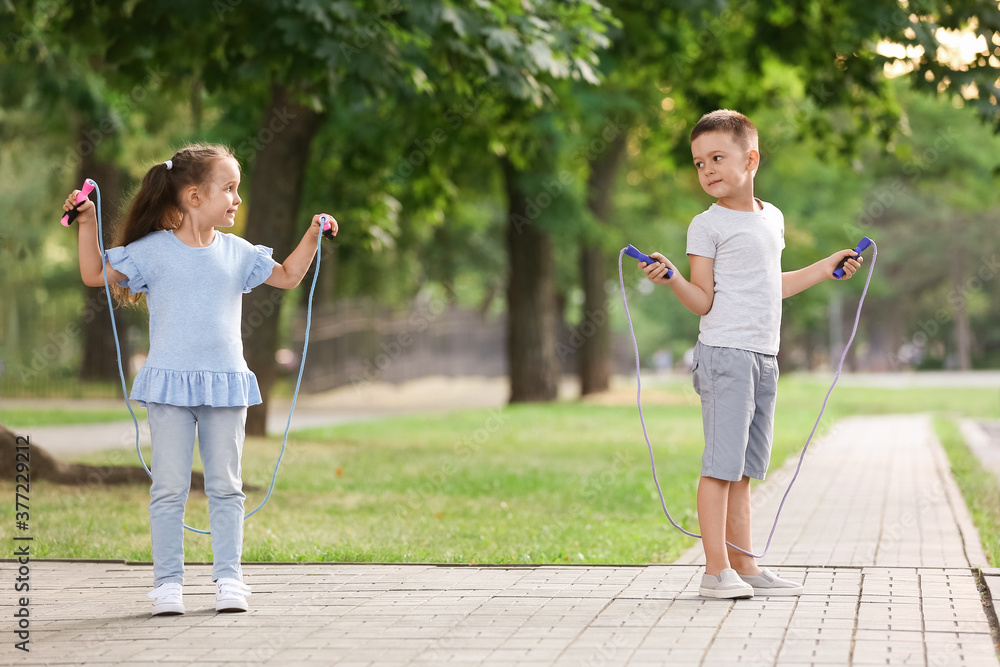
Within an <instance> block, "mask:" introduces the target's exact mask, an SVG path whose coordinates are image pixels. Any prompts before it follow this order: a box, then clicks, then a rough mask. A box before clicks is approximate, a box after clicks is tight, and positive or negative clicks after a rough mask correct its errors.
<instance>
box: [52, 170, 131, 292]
mask: <svg viewBox="0 0 1000 667" xmlns="http://www.w3.org/2000/svg"><path fill="white" fill-rule="evenodd" d="M79 192H80V191H79V190H73V192H71V193H70V195H69V197H68V198H67V199H66V202H65V203H64V204H63V210H64V211H69V210H70V209H71V208H73V207H74V206H76V195H77V194H78V193H79ZM95 211H96V207H95V206H94V202H92V201H90V200H89V199H88V200H87V201H85V202H83V204H81V205H80V215H79V216H77V218H76V222H77V225H78V226H79V228H80V231H79V240H78V245H79V250H78V255H79V257H80V278H82V279H83V284H84V285H86V286H87V287H102V286H103V285H104V273H103V271H102V270H101V269H102V261H101V246H100V245H99V244H98V242H97V216H96V215H95ZM106 266H107V270H108V284H109V285H114V284H116V283H119V282H121V281H122V280H127V279H128V276H126V275H125V274H124V273H120V272H118V271H115V270H114V269H112V268H111V264H110V263H106Z"/></svg>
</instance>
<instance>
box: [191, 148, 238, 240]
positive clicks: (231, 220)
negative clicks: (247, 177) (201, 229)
mask: <svg viewBox="0 0 1000 667" xmlns="http://www.w3.org/2000/svg"><path fill="white" fill-rule="evenodd" d="M239 186H240V168H239V166H238V165H237V164H236V160H233V159H231V158H226V159H221V160H216V161H215V164H214V165H213V166H212V171H211V175H210V176H209V179H208V182H207V183H205V184H204V185H203V186H201V187H200V188H199V194H201V195H202V196H203V199H202V203H201V206H199V208H200V209H201V215H202V216H203V219H204V220H205V222H206V223H208V224H210V225H211V226H212V227H232V226H233V225H234V224H235V222H236V209H238V208H239V206H240V204H241V203H242V202H243V200H242V199H240V195H239V193H238V192H237V188H239Z"/></svg>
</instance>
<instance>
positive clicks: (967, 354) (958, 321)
mask: <svg viewBox="0 0 1000 667" xmlns="http://www.w3.org/2000/svg"><path fill="white" fill-rule="evenodd" d="M959 266H963V264H956V267H959ZM955 273H956V276H955V284H956V285H965V284H966V282H965V279H964V278H965V276H964V275H963V272H962V270H961V269H958V268H956V271H955ZM966 296H967V294H966V293H965V292H962V294H961V297H960V298H958V299H955V300H954V305H955V352H956V357H957V359H956V362H957V365H958V370H960V371H970V370H972V324H971V321H970V318H969V309H968V307H967V304H966Z"/></svg>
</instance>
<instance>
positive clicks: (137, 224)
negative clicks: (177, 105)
mask: <svg viewBox="0 0 1000 667" xmlns="http://www.w3.org/2000/svg"><path fill="white" fill-rule="evenodd" d="M226 158H228V159H232V160H235V159H236V158H235V156H234V155H233V153H232V152H231V151H230V150H229V149H228V148H226V147H225V146H219V145H217V144H192V145H190V146H187V147H185V148H182V149H181V150H179V151H177V152H176V153H174V156H173V157H172V158H170V160H168V161H167V162H160V163H158V164H156V165H154V166H153V167H152V168H151V169H150V170H149V171H147V172H146V175H145V176H143V177H142V184H141V185H140V186H139V190H138V192H136V194H135V198H134V199H133V200H132V204H131V205H130V206H129V209H128V212H127V213H126V214H125V221H124V222H123V223H122V224H120V225H119V226H118V230H117V234H116V235H115V242H114V245H116V246H119V245H121V246H125V245H128V244H129V243H132V242H133V241H138V240H139V239H141V238H142V237H143V236H146V235H147V234H149V233H151V232H155V231H159V230H163V229H176V228H177V227H179V226H180V224H181V219H182V217H183V211H182V210H181V203H180V192H181V190H182V189H183V188H186V187H188V186H191V185H199V186H200V185H204V184H205V183H207V182H208V179H209V176H210V175H211V172H212V165H213V164H214V163H215V161H216V160H220V159H226ZM237 164H239V163H237ZM112 289H113V291H114V295H115V300H117V301H118V303H119V304H122V305H131V304H135V303H138V302H139V300H140V299H141V298H142V295H141V294H132V293H131V292H129V291H128V290H127V289H126V288H124V287H119V286H118V285H114V286H113V288H112Z"/></svg>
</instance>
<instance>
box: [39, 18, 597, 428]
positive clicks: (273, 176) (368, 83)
mask: <svg viewBox="0 0 1000 667" xmlns="http://www.w3.org/2000/svg"><path fill="white" fill-rule="evenodd" d="M28 4H30V5H34V4H35V3H28ZM601 11H602V10H601V8H600V6H599V5H597V4H596V3H592V2H587V1H584V0H576V1H574V2H556V1H554V0H547V1H544V2H536V3H531V4H528V3H521V2H519V1H516V0H504V1H502V2H493V3H489V4H482V3H467V4H464V5H460V6H455V5H451V4H447V3H442V2H435V1H425V2H411V3H407V4H405V5H404V4H402V3H398V2H394V1H393V2H373V3H368V2H362V1H360V0H355V1H354V2H340V3H334V4H325V3H302V2H298V1H297V0H280V1H274V2H263V1H261V0H258V1H254V2H235V1H234V2H226V1H225V0H220V2H216V3H214V4H213V5H208V4H207V3H203V2H196V1H195V0H184V1H182V2H176V3H172V4H171V6H170V7H166V6H164V5H162V4H161V3H157V2H136V3H128V4H109V5H98V6H95V5H93V4H92V3H90V2H87V1H85V0H71V1H70V2H69V3H67V4H66V5H65V6H63V7H60V8H59V9H58V10H57V12H56V15H55V17H54V18H53V20H52V22H51V24H50V28H51V29H52V30H53V31H60V30H61V31H64V33H65V34H73V35H74V36H75V37H78V38H79V40H80V42H81V43H82V44H83V45H82V47H81V52H82V53H83V54H88V53H89V54H92V55H97V54H100V56H101V57H102V61H103V64H104V66H105V67H107V68H108V69H110V70H113V71H114V72H115V73H116V74H117V75H118V77H120V78H119V79H118V80H119V81H123V82H126V83H125V85H128V83H133V82H134V81H136V80H137V78H138V77H140V76H142V75H143V73H144V72H143V70H144V67H145V65H147V64H148V63H149V62H150V61H152V62H157V63H163V64H164V67H165V68H167V71H168V72H169V75H170V76H172V77H174V79H175V80H176V81H179V80H184V79H191V78H193V79H194V80H197V81H199V82H203V83H204V89H205V90H206V91H207V93H209V94H211V93H220V92H223V91H224V92H225V93H226V94H227V96H228V97H229V99H230V100H232V101H233V102H238V103H241V104H253V105H255V106H257V108H259V109H260V108H262V109H263V113H262V114H261V115H260V117H259V119H258V121H257V122H258V128H259V129H258V132H257V134H256V137H257V139H258V142H259V143H260V144H261V148H260V150H259V151H256V155H255V157H259V158H261V159H260V160H259V161H255V164H253V165H249V167H250V169H249V170H250V171H251V177H250V181H251V191H250V193H249V196H248V199H249V200H250V201H251V202H252V204H251V213H250V216H249V219H248V222H247V229H246V236H247V238H248V239H249V240H251V241H253V242H266V243H269V244H271V246H272V247H273V248H274V250H275V253H276V255H277V256H278V257H279V258H280V257H283V256H285V255H287V253H288V252H289V251H290V250H291V247H292V245H293V244H294V243H295V242H296V241H297V239H298V237H299V236H301V229H302V228H303V227H304V225H301V224H300V223H299V221H298V208H299V205H300V202H301V191H302V184H303V183H304V180H305V173H306V167H307V165H308V162H309V146H310V144H311V142H312V139H313V137H314V136H315V133H316V132H317V129H318V128H319V127H320V125H321V124H322V122H323V119H324V116H325V114H326V113H327V110H328V109H329V108H330V107H332V106H336V105H338V104H342V103H343V100H345V99H348V100H350V99H357V98H361V99H367V100H373V101H374V100H378V99H380V98H385V97H388V96H392V95H394V94H396V93H397V92H398V91H400V90H404V89H405V90H411V89H416V90H422V91H426V92H428V93H432V92H433V91H434V90H435V89H437V88H443V89H449V88H452V89H456V90H459V91H462V90H469V89H470V88H471V86H472V85H473V84H474V83H475V82H477V81H481V80H483V79H486V78H488V77H491V76H492V77H495V78H497V79H498V80H499V81H501V82H502V84H503V85H504V86H505V87H506V88H507V89H508V90H509V91H510V93H511V94H512V95H515V96H518V97H521V98H531V99H536V100H540V99H541V98H542V96H543V94H544V92H545V86H544V85H543V84H542V83H541V82H540V81H539V78H538V77H539V76H540V75H542V74H543V73H544V74H546V75H547V76H552V77H557V78H558V77H565V76H569V75H570V74H571V73H572V72H574V71H577V70H579V69H580V68H582V67H589V64H588V63H587V62H586V58H588V57H590V56H591V55H592V53H593V50H594V48H595V47H596V46H597V44H598V40H599V29H600V27H601V23H600V21H599V20H598V19H596V18H595V16H599V15H600V13H601ZM123 25H128V26H129V30H119V29H117V28H118V27H120V26H123ZM191 26H197V30H191ZM179 43H183V45H184V48H183V49H178V48H177V45H178V44H179ZM279 117H280V118H282V119H287V120H288V122H287V124H285V125H283V126H282V127H281V129H280V131H278V130H276V129H274V128H273V127H272V125H273V124H274V123H275V119H276V118H279ZM265 137H266V138H265ZM272 158H273V160H272ZM256 162H259V164H257V163H256ZM265 162H267V163H268V164H267V165H266V166H265ZM258 171H260V172H261V175H260V176H258V174H257V172H258ZM275 301H276V298H275V295H273V294H271V293H270V292H269V290H267V289H262V290H258V291H257V292H255V293H254V294H253V295H252V297H251V298H250V299H249V301H248V302H247V303H246V304H245V309H244V313H245V315H244V317H245V321H244V325H247V324H248V323H249V322H248V320H246V318H247V317H249V316H250V314H251V313H260V312H266V310H267V304H268V303H270V304H271V308H270V310H271V311H272V312H273V311H275V310H276V309H275V308H273V305H274V302H275ZM276 331H277V319H276V318H275V317H273V316H272V317H268V318H265V320H264V322H263V324H261V325H260V326H258V327H257V328H256V332H255V335H254V336H253V337H251V339H250V340H249V341H248V345H247V347H246V351H247V358H248V362H249V363H250V366H251V368H252V369H253V370H254V371H255V372H256V373H257V374H258V376H259V377H260V379H261V393H262V395H263V397H264V404H263V405H262V406H260V407H259V408H257V409H254V410H251V412H250V414H249V415H248V421H247V432H248V433H249V434H256V435H261V434H263V433H264V426H265V416H266V408H267V402H268V395H269V390H270V384H271V380H272V378H273V367H274V353H275V351H276V340H277V336H276Z"/></svg>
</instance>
